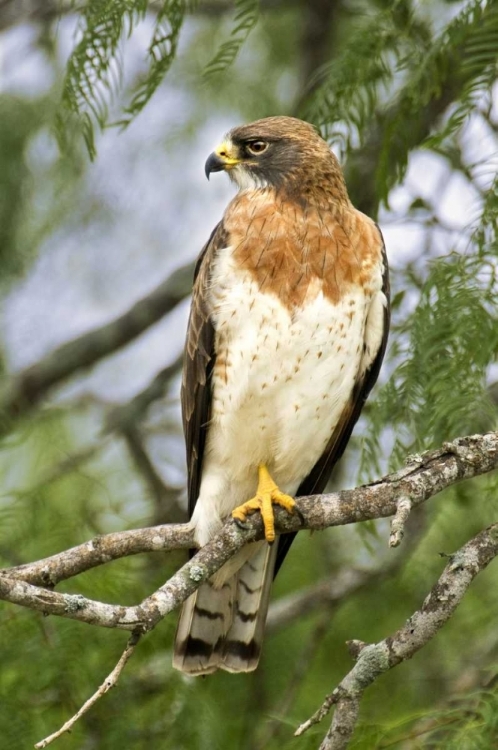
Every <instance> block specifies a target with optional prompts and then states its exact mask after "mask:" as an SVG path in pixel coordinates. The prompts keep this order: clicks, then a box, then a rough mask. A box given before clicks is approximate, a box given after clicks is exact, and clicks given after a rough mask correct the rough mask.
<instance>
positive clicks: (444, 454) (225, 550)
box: [0, 432, 498, 633]
mask: <svg viewBox="0 0 498 750" xmlns="http://www.w3.org/2000/svg"><path fill="white" fill-rule="evenodd" d="M497 466H498V432H492V433H487V434H486V435H473V436H471V437H465V438H458V439H457V440H455V441H453V442H452V443H446V444H445V445H444V446H443V448H442V449H439V450H436V451H428V452H427V453H425V454H422V455H420V456H415V457H412V458H411V460H410V463H409V465H408V466H407V467H406V468H404V469H402V470H401V471H398V472H396V473H395V474H391V475H390V476H387V477H384V479H382V480H380V481H377V482H374V483H372V484H370V485H366V486H364V487H358V488H357V489H355V490H343V491H342V492H334V493H331V494H328V495H312V496H309V497H303V498H299V501H298V505H299V510H300V513H301V515H299V514H295V515H293V516H290V515H288V514H287V513H285V511H281V510H277V512H276V517H277V524H276V525H277V530H278V533H287V532H291V531H299V530H301V529H316V530H319V529H325V528H327V527H329V526H339V525H344V524H349V523H356V522H358V521H365V520H370V519H374V518H385V517H387V516H389V515H394V514H395V513H396V511H397V507H398V502H399V499H400V498H402V497H406V496H409V497H410V498H411V501H412V507H415V506H417V505H420V504H421V503H422V502H424V501H425V500H427V499H428V498H429V497H432V496H433V495H435V494H437V493H438V492H440V491H441V490H443V489H445V488H446V487H449V486H451V485H452V484H455V483H456V482H458V481H460V480H462V479H468V478H470V477H474V476H478V475H480V474H484V473H486V472H489V471H491V470H492V469H495V468H497ZM262 538H263V527H262V523H261V518H260V515H259V514H255V515H254V516H253V517H252V518H251V519H250V520H249V522H248V523H247V528H244V529H241V528H239V527H238V526H237V525H236V524H234V523H233V522H232V521H229V522H227V523H226V524H225V526H224V527H223V528H222V530H221V531H220V533H219V534H218V535H217V536H216V537H215V538H214V539H212V540H211V542H209V544H207V545H206V546H205V547H203V548H202V549H200V550H199V551H198V552H197V554H196V555H195V557H194V558H193V559H192V560H190V561H189V562H188V563H186V564H185V565H184V566H183V567H182V568H181V569H180V570H179V571H178V572H177V573H176V574H175V575H174V576H172V578H170V580H169V581H167V582H166V583H165V584H164V586H162V587H161V588H159V589H158V590H157V591H156V592H154V593H153V594H152V595H151V596H149V597H147V598H146V599H144V600H143V601H142V602H141V603H140V604H139V605H138V606H133V607H123V606H119V605H111V604H104V603H102V602H96V601H93V600H91V599H86V598H85V597H83V596H80V595H71V594H60V593H56V592H54V591H48V590H47V589H45V588H40V586H37V585H33V583H32V582H31V581H36V582H37V583H41V585H43V586H47V585H48V586H53V585H54V584H55V583H56V582H58V581H60V580H63V579H64V578H69V577H70V576H72V575H76V574H77V573H78V572H82V571H83V570H88V569H90V568H92V567H95V566H97V565H102V564H103V563H104V562H108V561H109V560H111V559H117V558H119V557H124V556H126V555H129V554H137V552H143V551H148V550H150V551H152V550H158V549H162V550H164V549H173V548H178V547H190V546H192V544H193V537H192V530H191V529H190V527H189V525H188V524H183V525H177V526H175V525H173V526H163V527H155V528H151V529H139V530H137V531H127V532H118V533H117V534H108V535H104V536H101V537H97V539H96V540H93V541H91V542H87V543H86V544H84V545H80V546H79V547H75V548H72V549H71V550H67V551H66V552H61V553H59V554H58V555H54V556H52V557H51V558H45V560H43V561H38V562H35V563H31V564H28V565H23V566H20V567H16V568H7V569H4V570H3V571H0V599H5V600H6V601H10V602H13V603H14V604H20V605H21V606H25V607H29V608H31V609H36V610H38V611H41V612H44V613H46V614H55V615H59V616H61V617H68V618H71V619H74V620H80V621H82V622H86V623H89V624H93V625H99V626H101V627H107V628H121V629H124V630H132V631H134V630H136V631H138V632H141V633H145V632H148V631H149V630H152V629H153V628H154V627H155V626H156V624H157V623H158V622H159V621H160V620H161V619H162V618H163V617H165V615H166V614H168V613H169V612H171V611H172V610H173V609H175V608H176V607H178V606H179V605H180V604H181V603H182V602H183V601H184V600H185V599H186V598H187V597H188V596H190V594H192V593H193V592H194V591H195V590H196V589H197V588H198V586H199V585H200V584H201V583H202V582H203V581H205V580H206V579H208V578H210V577H211V576H212V575H213V573H215V572H216V571H217V570H219V568H221V566H222V565H223V564H224V563H225V562H226V561H227V560H229V559H230V558H231V557H232V556H233V555H234V554H235V553H236V552H237V551H238V550H239V549H240V548H241V547H242V546H243V545H244V544H246V543H248V542H252V541H255V540H257V539H262Z"/></svg>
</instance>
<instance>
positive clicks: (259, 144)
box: [247, 141, 268, 155]
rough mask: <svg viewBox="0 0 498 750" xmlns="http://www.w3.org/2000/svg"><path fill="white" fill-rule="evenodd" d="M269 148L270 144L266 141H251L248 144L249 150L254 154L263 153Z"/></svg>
mask: <svg viewBox="0 0 498 750" xmlns="http://www.w3.org/2000/svg"><path fill="white" fill-rule="evenodd" d="M267 148H268V144H267V143H265V141H250V143H248V144H247V150H248V151H249V153H250V154H254V155H258V154H262V153H263V152H264V151H266V149H267Z"/></svg>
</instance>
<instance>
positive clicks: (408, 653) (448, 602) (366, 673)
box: [295, 524, 498, 750]
mask: <svg viewBox="0 0 498 750" xmlns="http://www.w3.org/2000/svg"><path fill="white" fill-rule="evenodd" d="M497 555H498V524H493V525H492V526H490V527H489V528H488V529H485V530H484V531H481V532H480V533H479V534H477V536H475V537H474V538H473V539H471V540H470V541H469V542H467V544H465V545H464V546H463V547H462V548H461V549H460V550H458V552H456V553H455V554H454V555H451V556H450V562H449V563H448V565H447V566H446V568H445V569H444V571H443V573H442V575H441V577H440V578H439V580H438V582H437V583H436V585H435V586H434V587H433V588H432V590H431V592H430V594H429V596H427V598H426V599H425V601H424V603H423V605H422V607H421V608H420V609H419V610H417V611H416V612H415V613H414V614H413V615H412V616H411V617H410V618H409V619H408V621H407V622H406V624H405V625H404V626H403V627H402V628H400V629H399V630H398V631H396V633H394V634H393V635H391V636H388V637H387V638H384V640H382V641H379V643H375V644H364V643H360V642H358V641H353V642H351V643H350V650H351V651H352V652H353V653H354V654H355V656H356V658H357V661H356V664H355V666H354V667H353V668H352V670H351V671H350V672H349V673H348V674H347V675H346V677H344V679H343V680H341V682H340V683H339V685H338V686H337V687H336V689H335V690H334V691H333V693H331V694H330V695H328V696H327V698H326V699H325V701H324V702H323V704H322V706H321V707H320V709H319V710H318V711H317V712H316V713H315V714H314V715H313V716H312V717H311V718H310V719H308V721H306V722H304V724H301V726H300V727H299V728H298V729H297V730H296V733H295V734H296V736H299V735H301V734H303V732H305V731H306V730H307V729H309V728H310V727H311V726H313V725H314V724H316V723H318V722H319V721H321V719H322V718H323V717H324V716H325V715H326V714H327V713H328V712H329V710H330V709H331V708H332V706H335V713H334V719H333V721H332V725H331V727H330V729H329V731H328V732H327V735H326V737H325V739H324V741H323V742H322V744H321V745H320V750H344V749H345V748H346V747H347V746H348V744H349V741H350V739H351V737H352V734H353V732H354V729H355V727H356V722H357V720H358V713H359V708H360V700H361V698H362V696H363V693H364V691H365V690H366V688H367V687H369V685H371V684H372V683H373V682H374V681H375V680H376V679H377V678H378V677H379V676H380V675H381V674H383V673H384V672H387V671H388V670H389V669H392V668H393V667H396V666H397V665H398V664H400V663H401V662H403V661H406V660H407V659H411V657H412V656H413V655H414V654H415V653H416V652H417V651H418V650H419V649H421V648H422V647H423V646H425V645H426V644H427V643H429V641H430V640H432V638H434V636H435V635H436V633H437V632H438V631H439V630H440V629H441V628H442V626H443V625H444V624H445V622H447V621H448V620H449V618H450V617H451V615H452V614H453V612H454V611H455V609H456V608H457V606H458V605H459V604H460V602H461V600H462V598H463V596H464V594H465V592H466V591H467V589H468V587H469V586H470V584H471V583H472V581H473V580H474V578H475V577H476V575H477V574H478V573H480V572H481V571H483V570H484V569H485V568H486V567H487V566H488V565H489V563H490V562H491V561H492V560H493V559H494V558H495V557H496V556H497Z"/></svg>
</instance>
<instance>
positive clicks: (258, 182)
mask: <svg viewBox="0 0 498 750" xmlns="http://www.w3.org/2000/svg"><path fill="white" fill-rule="evenodd" d="M228 174H229V176H230V179H231V180H232V181H233V182H235V184H236V185H237V187H238V188H239V190H262V189H263V188H266V187H268V183H267V181H266V180H263V179H261V178H260V177H256V175H253V174H251V173H250V172H248V171H247V170H246V169H244V167H243V166H241V165H239V164H237V166H235V167H232V169H231V170H230V171H229V173H228Z"/></svg>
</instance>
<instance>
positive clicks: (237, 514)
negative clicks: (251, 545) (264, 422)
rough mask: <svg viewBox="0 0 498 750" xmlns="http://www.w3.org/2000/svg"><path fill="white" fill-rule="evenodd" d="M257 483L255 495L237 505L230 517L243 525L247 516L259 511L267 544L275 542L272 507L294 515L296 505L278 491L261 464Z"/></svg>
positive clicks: (287, 496) (291, 499)
mask: <svg viewBox="0 0 498 750" xmlns="http://www.w3.org/2000/svg"><path fill="white" fill-rule="evenodd" d="M258 474H259V481H258V490H257V492H256V495H255V496H254V497H253V498H251V499H250V500H248V501H247V502H246V503H243V504H242V505H239V507H238V508H235V510H234V511H232V517H233V518H234V519H235V520H236V521H240V522H241V523H244V522H245V521H247V516H249V515H251V513H255V511H257V510H259V511H261V517H262V519H263V524H264V527H265V539H266V541H267V542H270V544H271V542H273V541H274V540H275V518H274V515H273V507H272V506H273V505H280V506H281V507H282V508H285V510H286V511H287V512H288V513H294V509H295V507H296V503H295V501H294V499H293V498H292V497H291V496H290V495H285V494H284V493H283V492H281V491H280V490H279V488H278V487H277V485H276V484H275V482H274V481H273V479H272V478H271V476H270V473H269V471H268V469H267V468H266V466H265V465H264V464H262V465H261V466H260V467H259V469H258Z"/></svg>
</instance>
